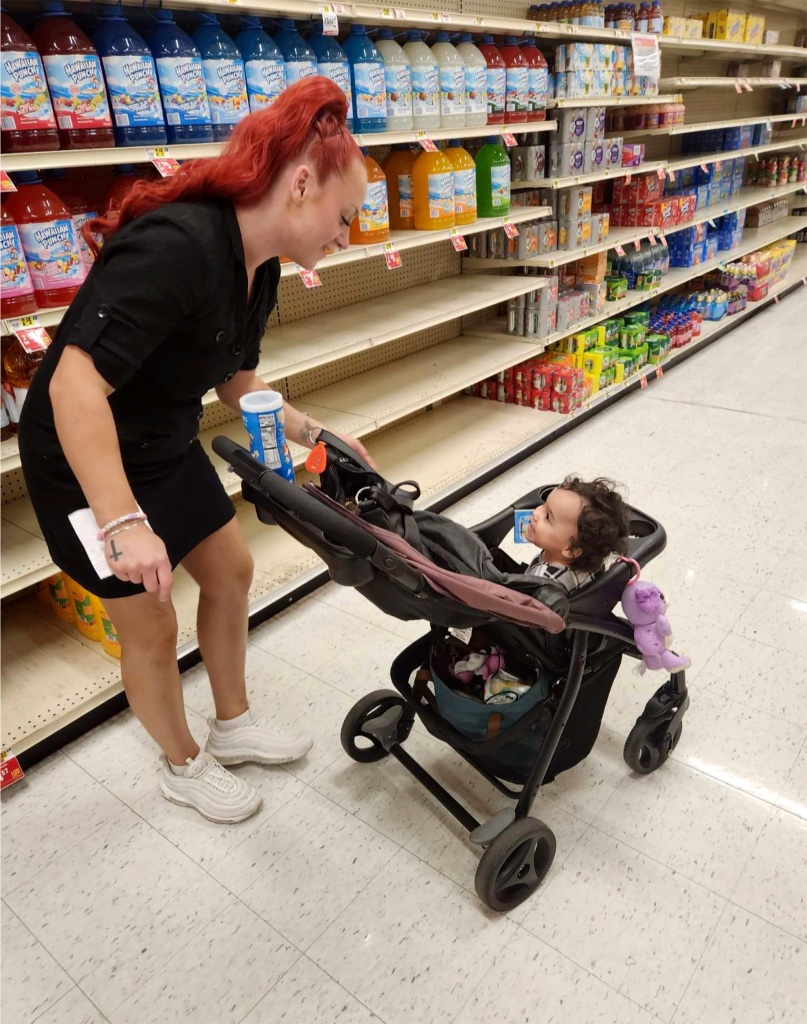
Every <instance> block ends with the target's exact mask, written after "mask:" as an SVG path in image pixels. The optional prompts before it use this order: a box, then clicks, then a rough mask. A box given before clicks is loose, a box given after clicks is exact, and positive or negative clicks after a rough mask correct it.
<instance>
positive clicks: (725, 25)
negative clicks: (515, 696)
mask: <svg viewBox="0 0 807 1024" xmlns="http://www.w3.org/2000/svg"><path fill="white" fill-rule="evenodd" d="M712 19H714V20H712ZM709 38H710V39H727V40H728V41H729V42H732V43H742V42H743V41H744V40H745V15H744V14H743V13H742V12H741V11H731V10H725V11H711V12H710V13H709Z"/></svg>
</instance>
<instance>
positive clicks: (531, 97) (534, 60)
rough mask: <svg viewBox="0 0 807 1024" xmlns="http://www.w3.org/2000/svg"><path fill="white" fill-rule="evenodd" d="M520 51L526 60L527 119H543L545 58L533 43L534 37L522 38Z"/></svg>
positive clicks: (546, 86) (546, 75) (546, 79)
mask: <svg viewBox="0 0 807 1024" xmlns="http://www.w3.org/2000/svg"><path fill="white" fill-rule="evenodd" d="M521 52H522V53H523V54H524V57H525V59H526V61H527V67H528V87H527V120H528V121H545V120H546V104H547V101H548V93H549V67H548V65H547V63H546V58H545V57H544V55H543V54H542V53H541V51H540V50H539V49H538V47H537V46H536V45H535V39H534V38H532V37H531V38H529V39H524V40H523V41H522V43H521Z"/></svg>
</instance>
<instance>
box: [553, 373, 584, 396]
mask: <svg viewBox="0 0 807 1024" xmlns="http://www.w3.org/2000/svg"><path fill="white" fill-rule="evenodd" d="M582 386H583V371H582V370H580V369H578V367H576V366H559V367H558V368H557V369H556V370H555V371H554V373H553V374H552V394H553V395H570V394H572V393H573V392H574V391H576V390H579V389H580V388H581V387H582Z"/></svg>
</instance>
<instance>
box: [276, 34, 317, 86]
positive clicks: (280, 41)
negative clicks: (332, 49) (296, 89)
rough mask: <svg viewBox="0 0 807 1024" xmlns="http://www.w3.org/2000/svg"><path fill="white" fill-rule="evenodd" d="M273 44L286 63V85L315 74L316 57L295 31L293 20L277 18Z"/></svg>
mask: <svg viewBox="0 0 807 1024" xmlns="http://www.w3.org/2000/svg"><path fill="white" fill-rule="evenodd" d="M277 26H278V27H277V31H276V32H275V42H276V43H277V45H278V46H279V47H280V52H281V53H282V54H283V60H284V61H285V62H286V85H287V86H291V85H294V84H295V82H299V81H300V80H301V79H302V78H310V76H311V75H316V74H317V55H316V54H315V53H314V51H313V50H312V49H311V47H310V46H309V45H308V43H307V42H306V41H305V39H303V37H302V36H301V35H300V33H299V32H298V31H297V25H296V24H295V21H294V19H293V18H278V22H277Z"/></svg>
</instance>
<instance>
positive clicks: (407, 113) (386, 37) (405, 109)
mask: <svg viewBox="0 0 807 1024" xmlns="http://www.w3.org/2000/svg"><path fill="white" fill-rule="evenodd" d="M375 45H376V49H377V50H378V52H379V53H380V54H381V59H382V60H383V61H384V85H385V87H386V92H387V131H388V132H407V131H411V130H412V129H413V128H414V127H415V120H414V114H413V112H412V65H411V64H410V63H409V58H408V57H407V56H406V53H405V52H404V49H403V47H402V46H400V45H399V44H398V43H396V42H395V40H394V39H393V38H392V29H391V28H381V29H379V30H378V35H377V36H376V41H375ZM391 209H392V208H391V207H390V210H391Z"/></svg>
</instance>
